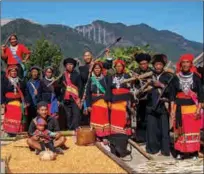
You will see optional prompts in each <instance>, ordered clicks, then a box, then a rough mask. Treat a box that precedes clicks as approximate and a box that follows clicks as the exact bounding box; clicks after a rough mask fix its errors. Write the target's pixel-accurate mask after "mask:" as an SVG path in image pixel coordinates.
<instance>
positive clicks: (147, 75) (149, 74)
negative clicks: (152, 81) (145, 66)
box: [122, 71, 153, 84]
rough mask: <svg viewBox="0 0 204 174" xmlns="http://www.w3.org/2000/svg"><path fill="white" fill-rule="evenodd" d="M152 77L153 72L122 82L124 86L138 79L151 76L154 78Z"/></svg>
mask: <svg viewBox="0 0 204 174" xmlns="http://www.w3.org/2000/svg"><path fill="white" fill-rule="evenodd" d="M152 75H153V72H152V71H150V72H147V73H144V74H142V75H139V76H138V77H131V78H129V79H125V80H123V81H122V84H123V83H128V82H131V81H134V80H137V79H144V78H146V77H150V76H152Z"/></svg>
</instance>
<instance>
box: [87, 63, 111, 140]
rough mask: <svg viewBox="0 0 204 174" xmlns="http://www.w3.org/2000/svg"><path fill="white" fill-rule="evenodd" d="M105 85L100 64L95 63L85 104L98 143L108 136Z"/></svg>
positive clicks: (105, 80) (108, 125) (106, 86)
mask: <svg viewBox="0 0 204 174" xmlns="http://www.w3.org/2000/svg"><path fill="white" fill-rule="evenodd" d="M107 84H108V82H107V78H106V77H105V76H104V75H103V65H102V63H101V62H95V63H94V65H93V72H92V77H91V80H90V81H89V84H88V87H87V95H86V96H87V99H86V103H87V107H88V111H89V112H90V113H91V117H90V125H91V126H92V127H93V128H95V130H96V135H97V138H98V141H102V140H103V141H104V142H105V140H106V137H107V136H108V135H110V124H109V115H108V100H109V99H108V93H107V88H108V85H107Z"/></svg>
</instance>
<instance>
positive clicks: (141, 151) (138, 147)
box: [128, 139, 154, 160]
mask: <svg viewBox="0 0 204 174" xmlns="http://www.w3.org/2000/svg"><path fill="white" fill-rule="evenodd" d="M128 143H130V144H131V145H132V146H133V147H135V148H136V149H137V150H138V151H139V152H140V153H141V154H142V155H143V156H144V157H146V158H147V159H148V160H154V158H153V157H152V156H150V155H149V154H147V152H145V151H144V150H143V149H142V148H141V147H140V146H139V145H138V144H137V143H136V142H134V141H133V140H131V139H129V140H128Z"/></svg>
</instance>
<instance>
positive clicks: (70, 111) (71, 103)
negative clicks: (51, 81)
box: [59, 58, 82, 130]
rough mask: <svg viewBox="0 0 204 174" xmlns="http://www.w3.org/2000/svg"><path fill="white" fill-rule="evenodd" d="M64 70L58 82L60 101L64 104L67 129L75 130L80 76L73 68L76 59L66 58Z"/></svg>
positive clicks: (79, 115)
mask: <svg viewBox="0 0 204 174" xmlns="http://www.w3.org/2000/svg"><path fill="white" fill-rule="evenodd" d="M64 67H65V72H64V74H63V76H62V77H61V79H60V80H59V84H60V86H61V95H60V98H61V101H63V104H64V110H65V114H66V119H67V129H68V130H75V129H76V128H78V127H79V124H80V119H81V113H80V109H81V108H80V107H81V100H80V97H81V91H82V90H81V78H80V75H79V73H77V72H76V71H75V70H74V69H75V67H76V60H74V59H73V58H67V59H65V60H64Z"/></svg>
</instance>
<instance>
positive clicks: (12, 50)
mask: <svg viewBox="0 0 204 174" xmlns="http://www.w3.org/2000/svg"><path fill="white" fill-rule="evenodd" d="M9 42H10V46H9V47H8V46H6V45H2V47H1V57H2V59H4V60H7V65H8V66H9V65H17V66H18V73H19V77H20V78H21V79H22V78H23V77H25V73H26V69H25V65H24V63H26V62H27V61H28V59H29V58H30V51H29V50H28V48H26V47H25V46H24V45H23V44H20V43H18V38H17V36H16V35H15V34H12V35H10V36H9ZM23 56H25V58H24V59H23Z"/></svg>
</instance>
